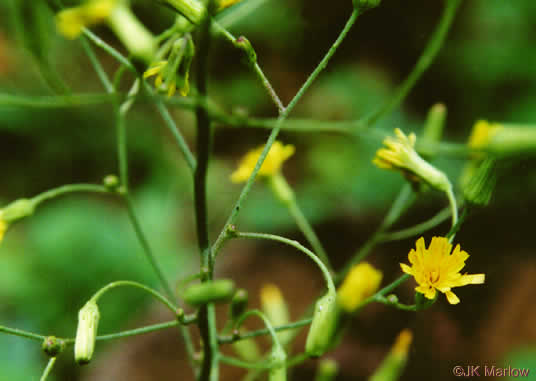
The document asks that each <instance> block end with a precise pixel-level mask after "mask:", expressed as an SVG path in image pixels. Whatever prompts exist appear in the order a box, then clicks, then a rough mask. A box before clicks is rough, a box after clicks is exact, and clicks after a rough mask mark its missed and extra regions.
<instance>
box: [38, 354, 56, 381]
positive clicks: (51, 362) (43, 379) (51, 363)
mask: <svg viewBox="0 0 536 381" xmlns="http://www.w3.org/2000/svg"><path fill="white" fill-rule="evenodd" d="M55 363H56V357H51V358H50V360H48V364H47V367H46V368H45V370H44V372H43V375H42V376H41V378H40V381H46V379H47V377H48V375H49V374H50V372H52V368H54V364H55Z"/></svg>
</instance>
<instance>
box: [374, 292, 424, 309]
mask: <svg viewBox="0 0 536 381" xmlns="http://www.w3.org/2000/svg"><path fill="white" fill-rule="evenodd" d="M374 301H375V302H378V303H382V304H385V305H387V306H392V307H395V308H396V309H399V310H402V311H413V312H416V311H417V305H416V304H403V303H399V302H395V303H393V302H391V301H389V300H388V299H387V298H386V297H384V296H377V297H376V298H375V299H374Z"/></svg>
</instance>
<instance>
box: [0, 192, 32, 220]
mask: <svg viewBox="0 0 536 381" xmlns="http://www.w3.org/2000/svg"><path fill="white" fill-rule="evenodd" d="M34 210H35V202H34V201H33V200H31V199H27V198H21V199H18V200H15V201H13V202H12V203H11V204H8V205H6V206H5V207H3V208H2V209H0V212H1V219H2V220H3V221H5V222H6V223H11V222H14V221H16V220H20V219H21V218H24V217H28V216H31V215H32V214H33V212H34Z"/></svg>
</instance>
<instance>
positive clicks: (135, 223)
mask: <svg viewBox="0 0 536 381" xmlns="http://www.w3.org/2000/svg"><path fill="white" fill-rule="evenodd" d="M124 200H125V203H126V206H127V212H128V217H129V219H130V222H131V224H132V227H133V228H134V233H135V234H136V237H137V238H138V241H139V242H140V244H141V246H142V248H143V252H144V253H145V256H146V257H147V260H148V261H149V264H150V265H151V267H152V269H153V271H154V272H155V274H156V276H157V277H158V280H159V281H160V284H161V286H162V288H163V289H164V291H165V292H166V295H167V296H168V298H171V299H175V293H174V292H173V290H172V288H171V286H170V283H169V281H168V280H167V279H166V277H165V275H164V271H163V270H162V267H161V266H160V264H159V263H158V261H157V259H156V256H155V255H154V253H153V249H152V248H151V246H150V245H149V241H148V240H147V237H146V236H145V233H144V232H143V230H142V228H141V224H140V221H139V218H138V216H137V215H136V212H135V210H134V204H133V202H132V199H131V197H130V194H128V193H127V194H125V195H124Z"/></svg>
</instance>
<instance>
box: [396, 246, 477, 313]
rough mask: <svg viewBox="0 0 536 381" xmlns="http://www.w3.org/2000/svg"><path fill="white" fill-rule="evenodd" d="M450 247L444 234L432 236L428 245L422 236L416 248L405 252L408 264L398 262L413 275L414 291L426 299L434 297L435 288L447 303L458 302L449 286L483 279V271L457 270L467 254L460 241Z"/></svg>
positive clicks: (462, 265) (463, 263)
mask: <svg viewBox="0 0 536 381" xmlns="http://www.w3.org/2000/svg"><path fill="white" fill-rule="evenodd" d="M451 250H452V245H451V244H450V243H449V241H448V239H447V238H445V237H433V238H432V242H431V243H430V246H429V247H428V249H427V248H426V247H425V242H424V238H422V237H421V238H419V239H418V240H417V243H416V249H415V250H414V249H411V251H410V252H409V255H408V259H409V262H410V263H411V267H410V266H408V265H406V264H404V263H401V264H400V267H401V268H402V271H403V272H405V273H406V274H410V275H413V277H414V278H415V281H416V282H417V283H418V284H419V285H418V286H417V287H416V288H415V291H417V292H420V293H421V294H424V296H425V297H426V298H428V299H434V298H435V297H436V290H437V291H440V292H442V293H444V294H445V296H446V297H447V300H448V301H449V303H450V304H458V303H459V302H460V299H458V297H457V296H456V295H455V294H454V293H453V292H452V291H451V288H453V287H461V286H466V285H468V284H482V283H484V280H485V275H484V274H473V275H468V274H463V275H462V274H460V270H461V269H462V268H463V267H464V266H465V261H466V260H467V258H469V254H467V253H466V252H465V251H462V250H461V249H460V245H456V248H455V249H454V251H453V252H452V254H451Z"/></svg>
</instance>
